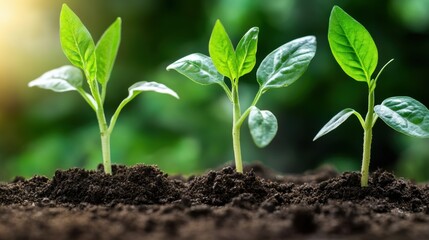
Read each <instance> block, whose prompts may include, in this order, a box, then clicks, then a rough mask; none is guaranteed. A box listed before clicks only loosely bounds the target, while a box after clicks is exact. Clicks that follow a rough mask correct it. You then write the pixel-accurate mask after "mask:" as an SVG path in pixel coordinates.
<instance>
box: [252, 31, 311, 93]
mask: <svg viewBox="0 0 429 240" xmlns="http://www.w3.org/2000/svg"><path fill="white" fill-rule="evenodd" d="M315 53H316V38H315V37H314V36H307V37H302V38H298V39H295V40H293V41H290V42H288V43H286V44H284V45H282V46H280V47H279V48H277V49H276V50H274V51H273V52H271V53H270V54H269V55H268V56H267V57H265V59H264V60H263V61H262V62H261V65H260V66H259V68H258V71H257V72H256V77H257V80H258V83H259V85H260V87H261V88H262V90H263V91H266V90H268V89H271V88H280V87H286V86H289V85H291V84H292V83H294V82H295V81H296V80H298V79H299V77H301V76H302V74H304V72H305V71H306V70H307V67H308V65H309V64H310V61H311V59H313V57H314V54H315Z"/></svg>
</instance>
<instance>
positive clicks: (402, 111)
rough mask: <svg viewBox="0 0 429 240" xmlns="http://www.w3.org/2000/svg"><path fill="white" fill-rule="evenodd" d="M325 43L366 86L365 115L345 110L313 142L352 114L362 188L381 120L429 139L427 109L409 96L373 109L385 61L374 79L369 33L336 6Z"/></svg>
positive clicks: (374, 49)
mask: <svg viewBox="0 0 429 240" xmlns="http://www.w3.org/2000/svg"><path fill="white" fill-rule="evenodd" d="M328 40H329V45H330V47H331V51H332V54H333V55H334V57H335V59H336V61H337V62H338V64H339V65H340V67H341V68H342V69H343V71H344V72H345V73H346V74H347V75H349V76H350V77H351V78H353V79H354V80H356V81H359V82H365V83H367V85H368V112H367V114H366V117H365V119H363V117H362V116H361V115H360V114H359V113H358V112H357V111H355V110H353V109H351V108H346V109H344V110H342V111H340V112H339V113H338V114H337V115H335V116H334V117H333V118H332V119H331V120H330V121H329V122H328V123H327V124H326V125H325V126H323V128H322V129H321V130H320V131H319V133H317V135H316V136H315V137H314V139H313V140H316V139H318V138H320V137H321V136H323V135H325V134H327V133H329V132H330V131H332V130H334V129H335V128H337V127H338V126H339V125H341V124H342V123H343V122H344V121H346V120H347V118H348V117H350V116H351V115H355V116H356V117H357V118H358V120H359V122H360V123H361V125H362V128H363V131H364V143H363V159H362V169H361V174H362V176H361V186H362V187H366V186H368V173H369V162H370V157H371V142H372V128H373V126H374V124H375V122H376V121H377V118H381V119H382V120H383V121H384V122H385V123H386V124H387V125H389V126H390V127H391V128H393V129H394V130H396V131H398V132H400V133H403V134H405V135H409V136H413V137H420V138H428V137H429V110H428V109H427V108H426V107H425V106H424V105H423V104H421V103H420V102H418V101H417V100H415V99H413V98H411V97H405V96H399V97H390V98H387V99H386V100H384V101H383V102H382V103H381V104H380V105H377V106H375V107H374V101H375V96H374V92H375V87H376V84H377V80H378V78H379V77H380V74H381V72H383V70H384V68H385V67H386V66H387V65H388V64H389V63H391V62H392V61H393V59H392V60H390V61H388V62H387V63H386V64H385V65H384V66H383V67H382V68H381V70H380V71H379V73H378V74H377V75H376V77H375V78H374V79H372V78H371V76H372V74H373V73H374V70H375V68H376V67H377V62H378V51H377V47H376V45H375V43H374V41H373V39H372V37H371V35H370V34H369V32H368V31H367V30H366V29H365V27H364V26H362V25H361V24H360V23H359V22H357V21H356V20H355V19H353V18H352V17H351V16H350V15H348V14H347V13H346V12H345V11H344V10H342V9H341V8H340V7H338V6H334V8H333V9H332V12H331V16H330V19H329V30H328Z"/></svg>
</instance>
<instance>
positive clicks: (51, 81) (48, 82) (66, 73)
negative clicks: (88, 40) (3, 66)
mask: <svg viewBox="0 0 429 240" xmlns="http://www.w3.org/2000/svg"><path fill="white" fill-rule="evenodd" d="M83 79H84V77H83V74H82V71H81V70H80V69H79V68H77V67H74V66H70V65H66V66H62V67H60V68H56V69H53V70H51V71H49V72H46V73H44V74H43V75H42V76H40V77H38V78H37V79H35V80H33V81H31V82H30V83H28V86H29V87H39V88H43V89H48V90H52V91H54V92H67V91H77V90H78V89H79V88H82V82H83Z"/></svg>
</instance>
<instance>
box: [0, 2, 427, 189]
mask: <svg viewBox="0 0 429 240" xmlns="http://www.w3.org/2000/svg"><path fill="white" fill-rule="evenodd" d="M12 2H13V3H9V4H7V3H0V5H2V6H1V10H0V31H2V36H5V37H3V39H2V40H0V50H2V51H1V52H2V53H3V54H2V57H1V60H0V133H1V134H0V161H1V163H2V167H1V168H0V179H2V180H10V179H11V178H12V177H13V176H15V175H24V176H26V177H28V176H32V175H34V174H39V175H42V174H44V175H47V176H52V174H53V172H54V171H55V169H57V168H63V169H64V168H69V167H85V168H89V169H94V168H95V167H96V166H97V164H99V163H101V151H100V147H99V142H98V141H99V136H98V129H97V123H96V119H95V116H93V115H94V114H93V112H92V111H91V109H90V108H89V107H88V106H86V104H85V103H84V102H83V100H82V99H81V98H80V96H79V95H78V94H74V93H69V94H55V93H51V92H46V91H43V90H38V89H28V88H27V87H26V85H27V83H28V82H29V81H30V80H32V79H34V78H36V77H38V76H39V75H40V74H42V73H43V72H45V71H46V70H49V69H51V68H55V67H59V66H61V65H64V64H66V63H67V60H66V58H65V57H64V56H63V55H62V52H61V48H60V44H59V37H58V17H59V12H60V8H61V4H62V2H61V1H54V0H38V1H30V2H27V1H25V0H17V1H12ZM65 2H66V3H67V4H68V5H69V6H70V7H71V8H73V10H74V11H75V12H76V13H77V14H78V15H79V16H80V17H81V19H82V21H83V22H84V23H85V25H87V27H88V28H89V29H90V31H91V32H94V33H95V34H94V36H93V37H94V38H96V39H98V38H99V37H100V35H101V34H102V31H103V30H104V29H105V28H106V27H107V26H108V25H109V24H110V23H111V22H112V21H113V20H114V19H115V18H116V17H117V16H120V17H121V18H122V19H123V32H122V42H121V46H120V49H119V53H118V58H117V60H116V65H115V67H114V69H113V72H112V76H111V81H110V82H109V88H108V91H109V93H108V95H107V96H108V98H107V99H106V112H107V115H111V113H112V112H113V111H114V109H115V108H116V106H117V105H118V104H119V102H120V101H121V99H123V98H124V97H125V96H126V95H127V88H128V86H129V85H131V84H132V83H133V82H136V81H157V82H161V83H163V84H166V85H167V86H169V87H171V88H172V89H174V90H176V91H177V92H178V94H179V95H180V96H181V99H180V101H173V100H172V99H170V98H169V97H167V96H162V95H161V96H160V95H157V94H151V93H144V94H142V95H140V96H139V97H138V98H137V99H136V100H135V101H134V102H133V103H131V104H130V105H128V106H127V107H126V108H125V109H124V110H123V112H122V115H121V117H120V119H119V120H118V122H117V127H116V129H115V131H114V133H113V134H112V161H113V162H115V163H120V164H136V163H147V164H157V165H159V166H160V168H161V169H162V170H164V171H166V172H169V173H172V174H173V173H184V174H191V173H195V172H199V171H203V170H205V169H207V168H213V167H217V166H219V165H221V164H224V163H226V162H229V163H231V162H232V160H233V154H232V144H231V140H230V139H231V137H230V128H231V126H230V124H231V118H232V116H231V109H230V105H229V102H228V101H227V99H226V97H225V96H224V94H223V92H222V90H221V89H220V88H218V87H215V86H208V87H202V86H198V85H195V84H194V83H192V82H191V81H189V80H188V79H186V78H185V77H182V76H180V75H178V74H176V73H173V72H167V71H165V67H166V66H167V65H168V64H170V63H172V62H173V61H175V60H176V59H178V58H180V57H181V56H185V55H188V54H190V53H193V52H201V53H204V54H208V46H207V42H208V40H209V37H210V32H211V29H212V27H213V24H214V22H215V20H216V19H221V20H222V22H223V24H224V26H225V28H226V30H227V31H228V33H229V35H230V36H231V39H232V41H233V43H234V44H236V43H237V42H238V40H239V38H240V37H241V36H242V35H243V34H244V33H245V32H246V31H247V30H248V29H249V28H251V27H253V26H258V27H259V29H260V37H259V42H258V52H257V65H259V64H260V61H262V58H263V56H266V55H267V54H268V53H269V52H271V51H272V50H274V49H275V48H276V47H277V46H280V45H281V44H283V43H286V42H288V41H290V40H292V39H295V38H298V37H302V36H306V35H315V36H316V37H317V41H318V49H317V53H316V56H315V58H314V59H313V61H312V63H311V64H310V67H309V68H308V70H307V72H306V73H305V74H304V75H303V77H302V78H301V79H300V80H299V81H297V82H296V83H295V84H294V85H293V86H291V87H290V88H287V89H278V90H274V91H272V92H271V94H269V95H266V96H264V97H263V98H262V99H261V101H260V107H261V108H269V109H270V110H271V111H272V112H273V113H274V114H275V115H276V116H277V118H278V121H279V132H278V135H277V136H276V138H274V140H273V142H272V143H271V144H270V145H269V146H268V147H266V148H264V149H259V148H257V147H256V146H254V145H253V143H252V140H251V138H250V136H249V134H248V131H247V130H246V129H244V128H247V126H243V131H242V149H243V159H244V161H246V162H250V161H255V160H258V161H262V162H264V163H266V164H267V165H268V166H270V167H273V168H275V169H276V170H279V171H284V172H301V171H304V170H308V169H312V168H315V167H317V166H320V165H322V164H325V163H329V164H334V165H335V166H337V167H338V168H339V169H340V170H342V171H343V170H344V171H346V170H353V171H355V170H359V166H360V161H361V154H362V153H361V148H362V146H361V143H362V137H363V136H362V133H361V129H360V128H359V127H357V126H358V125H357V123H356V122H352V121H350V122H346V123H345V125H344V126H342V127H340V128H338V129H337V130H336V133H335V134H333V135H330V136H326V137H325V139H323V141H318V142H312V139H313V137H314V135H315V133H317V131H318V129H319V128H320V127H321V126H322V125H323V124H324V123H325V122H326V121H327V120H329V118H330V116H331V115H332V114H334V113H336V111H337V110H338V109H342V108H345V107H353V108H354V109H356V110H357V111H361V112H363V111H364V110H365V109H366V96H365V91H364V90H365V89H357V88H363V87H365V86H361V84H358V83H356V82H355V81H352V80H351V79H349V78H348V77H347V76H346V75H345V74H344V73H343V72H342V70H341V69H340V68H339V67H338V65H337V64H336V63H335V60H334V58H333V56H332V54H331V52H330V50H329V46H328V42H327V28H328V18H329V13H330V11H331V9H332V6H333V5H335V4H337V5H339V6H341V7H342V8H343V9H345V10H346V11H347V12H348V13H350V14H351V15H352V16H353V17H354V18H356V19H358V21H359V22H361V23H362V24H363V25H364V26H365V27H366V28H367V29H368V30H369V31H370V32H371V34H372V36H373V38H374V41H375V42H376V44H377V47H378V49H379V61H380V62H386V61H387V60H389V59H391V58H395V61H394V62H393V63H392V64H391V66H389V67H388V69H386V71H385V72H384V74H383V76H382V77H381V78H380V79H379V82H378V88H377V96H376V103H379V102H380V101H381V100H382V99H384V98H386V97H388V96H395V95H399V96H400V95H408V96H412V97H413V98H415V99H418V100H419V101H421V102H422V103H424V104H425V105H429V94H428V92H429V91H428V90H427V89H429V83H428V82H427V76H426V75H427V67H428V66H429V10H428V9H429V1H428V0H407V1H403V0H383V1H359V0H346V1H344V0H342V1H339V0H337V1H326V0H266V1H253V0H233V1H231V0H210V1H209V0H206V1H201V0H188V1H168V0H125V1H115V0H93V1H83V0H73V1H71V0H69V1H65ZM29 5H30V6H29ZM24 10H25V11H26V12H24ZM14 16H15V17H14ZM18 16H20V18H18ZM17 19H20V20H19V21H17ZM30 23H32V24H30ZM36 23H37V24H38V25H35V24H36ZM8 24H9V25H8ZM12 24H15V25H14V26H10V25H12ZM3 50H4V51H3ZM6 50H7V51H6ZM376 71H377V70H376ZM255 74H256V72H255V71H253V72H251V73H250V74H248V75H246V77H244V78H243V79H241V81H240V84H241V85H240V89H242V90H241V91H244V93H242V94H241V96H240V97H241V98H242V100H243V101H251V100H252V99H251V97H252V96H253V95H254V94H255V92H256V91H257V82H256V77H255ZM428 146H429V141H428V140H421V139H410V138H404V137H402V136H401V135H400V134H398V133H396V132H394V131H391V130H390V129H388V127H386V126H384V125H383V124H376V126H375V128H374V142H373V152H372V159H373V160H372V162H371V169H376V168H378V167H381V168H386V169H390V170H393V171H395V173H398V174H401V175H403V176H406V177H410V178H415V179H417V180H420V181H423V180H427V179H429V168H428V167H427V166H429V148H428Z"/></svg>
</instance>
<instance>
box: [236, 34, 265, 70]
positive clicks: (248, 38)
mask: <svg viewBox="0 0 429 240" xmlns="http://www.w3.org/2000/svg"><path fill="white" fill-rule="evenodd" d="M258 33H259V28H257V27H253V28H251V29H250V30H249V31H247V33H246V34H245V35H244V36H243V37H242V38H241V40H240V42H239V43H238V45H237V49H236V56H237V66H238V77H241V76H243V75H244V74H247V73H249V72H250V71H252V69H253V67H254V66H255V64H256V49H257V47H258Z"/></svg>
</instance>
